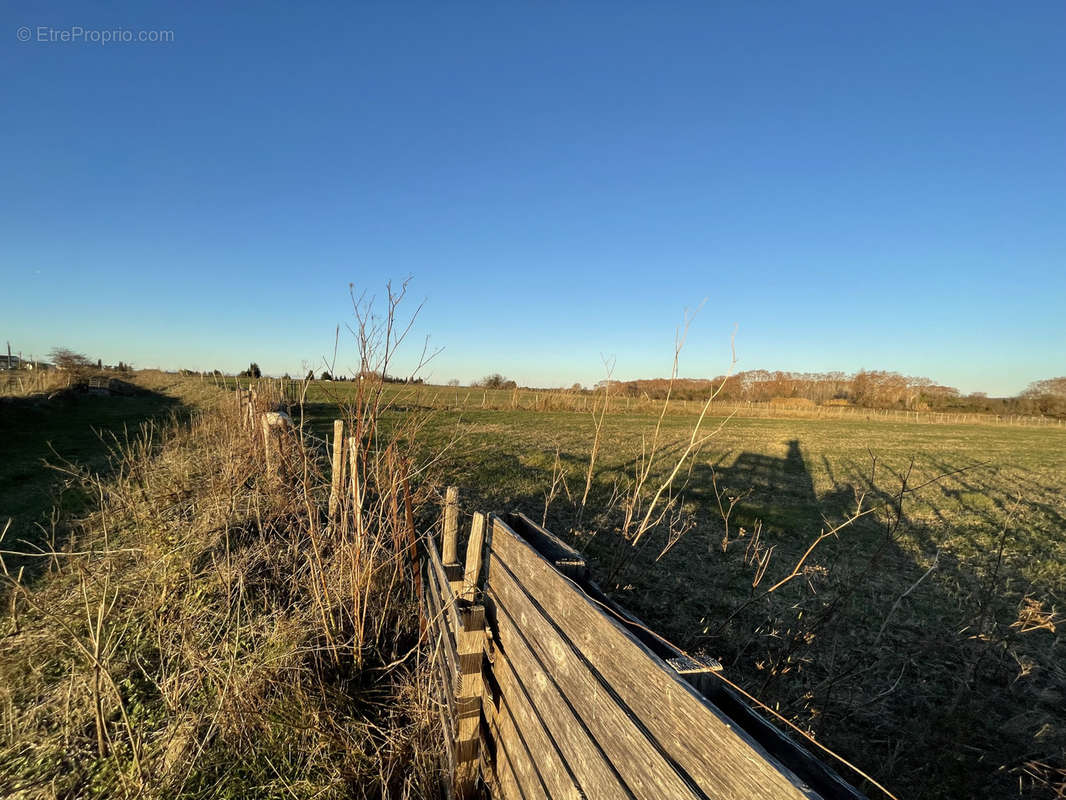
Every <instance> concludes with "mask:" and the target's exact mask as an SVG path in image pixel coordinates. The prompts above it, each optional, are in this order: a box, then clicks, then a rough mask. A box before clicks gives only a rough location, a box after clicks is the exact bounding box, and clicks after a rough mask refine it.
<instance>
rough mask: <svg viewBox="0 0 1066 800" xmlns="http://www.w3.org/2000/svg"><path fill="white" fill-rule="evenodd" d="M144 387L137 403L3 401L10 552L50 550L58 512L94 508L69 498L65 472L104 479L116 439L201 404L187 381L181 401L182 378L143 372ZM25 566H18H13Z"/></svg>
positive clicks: (0, 506)
mask: <svg viewBox="0 0 1066 800" xmlns="http://www.w3.org/2000/svg"><path fill="white" fill-rule="evenodd" d="M138 382H139V384H140V386H141V388H142V389H144V393H143V394H140V395H137V396H132V397H126V396H110V397H104V396H95V395H89V394H84V393H82V394H76V393H75V394H67V393H61V396H60V397H58V398H57V399H54V400H48V399H47V398H46V397H44V396H38V397H33V398H16V399H0V442H3V446H4V458H3V459H0V528H2V527H3V525H4V523H5V522H6V521H7V520H8V519H10V520H11V527H10V528H9V529H8V533H7V536H6V537H5V544H6V546H7V547H8V548H9V549H12V548H13V547H14V548H16V549H23V548H25V547H27V546H32V545H36V544H44V543H45V542H46V541H47V540H48V539H49V538H50V536H51V533H52V526H51V523H50V517H51V515H52V512H53V509H56V510H57V511H58V513H59V519H60V522H62V520H64V519H65V518H69V516H70V515H71V514H74V513H79V512H82V511H84V510H86V509H87V508H89V507H90V505H91V501H90V499H89V498H86V497H84V496H82V495H81V494H80V493H79V492H78V491H76V490H75V491H66V490H69V489H71V488H72V486H73V484H72V482H71V481H70V480H69V478H70V476H69V475H67V474H65V473H64V472H63V471H62V469H65V468H66V467H67V465H69V464H73V465H77V466H78V467H80V468H84V469H89V470H92V471H95V472H106V471H107V469H108V466H109V462H110V459H111V456H112V454H113V452H112V451H113V448H114V446H115V444H116V440H118V441H125V440H126V439H127V437H128V436H136V434H137V432H138V430H139V429H140V426H141V425H143V424H145V423H147V422H150V421H153V420H161V419H165V418H167V417H169V416H170V415H171V414H179V415H180V414H184V413H187V411H188V408H189V406H188V405H187V404H186V401H188V402H189V403H195V402H196V400H197V399H198V398H199V397H201V396H202V394H203V392H202V390H201V387H199V386H198V385H196V384H192V383H191V382H187V389H186V390H185V391H184V393H183V395H184V396H179V393H177V392H175V391H174V389H175V387H176V383H177V382H176V379H175V378H173V377H170V376H165V375H162V374H158V373H142V374H141V376H140V377H139V378H138ZM53 467H60V468H61V469H55V468H53ZM42 527H43V528H44V530H42ZM60 527H62V525H60ZM45 531H48V533H47V534H46V533H45ZM21 565H22V564H21V563H20V562H19V561H18V560H16V559H10V560H9V563H8V566H9V567H12V568H17V567H19V566H21ZM27 568H28V569H29V568H30V567H29V565H27Z"/></svg>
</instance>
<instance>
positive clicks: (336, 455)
mask: <svg viewBox="0 0 1066 800" xmlns="http://www.w3.org/2000/svg"><path fill="white" fill-rule="evenodd" d="M331 477H332V484H331V486H330V490H329V518H330V520H333V519H336V516H337V506H338V505H339V504H340V499H341V491H343V488H344V420H342V419H335V420H333V475H332V476H331Z"/></svg>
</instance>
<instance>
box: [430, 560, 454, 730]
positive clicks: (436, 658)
mask: <svg viewBox="0 0 1066 800" xmlns="http://www.w3.org/2000/svg"><path fill="white" fill-rule="evenodd" d="M428 578H429V581H428V582H429V591H428V592H426V603H427V605H428V609H427V611H428V616H429V622H430V628H429V629H430V630H431V631H433V632H434V637H433V639H432V642H433V662H434V663H435V664H436V665H437V672H438V676H439V678H440V681H441V683H442V684H443V688H444V695H445V696H444V699H445V700H446V701H447V703H448V714H449V721H448V725H447V726H446V730H448V731H450V732H452V733H453V734H454V729H455V684H456V682H457V680H458V673H459V656H458V654H457V653H456V651H455V644H454V642H452V638H451V635H450V633H449V631H448V624H447V622H446V620H445V617H444V615H443V614H442V613H441V610H440V601H439V594H438V592H437V587H436V585H435V584H436V581H435V579H434V577H433V573H432V572H430V573H429V575H428Z"/></svg>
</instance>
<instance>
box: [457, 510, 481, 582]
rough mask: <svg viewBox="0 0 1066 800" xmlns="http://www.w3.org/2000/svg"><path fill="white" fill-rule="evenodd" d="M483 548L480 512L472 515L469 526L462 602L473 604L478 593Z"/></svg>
mask: <svg viewBox="0 0 1066 800" xmlns="http://www.w3.org/2000/svg"><path fill="white" fill-rule="evenodd" d="M484 546H485V515H484V514H482V513H481V512H480V511H478V512H476V513H475V514H474V521H473V522H472V523H471V524H470V541H469V542H467V545H466V570H465V571H464V573H463V591H462V594H461V595H460V597H461V598H462V599H463V600H468V601H470V602H474V600H475V599H476V597H477V591H478V588H479V587H478V578H479V577H480V576H481V559H482V554H483V551H484Z"/></svg>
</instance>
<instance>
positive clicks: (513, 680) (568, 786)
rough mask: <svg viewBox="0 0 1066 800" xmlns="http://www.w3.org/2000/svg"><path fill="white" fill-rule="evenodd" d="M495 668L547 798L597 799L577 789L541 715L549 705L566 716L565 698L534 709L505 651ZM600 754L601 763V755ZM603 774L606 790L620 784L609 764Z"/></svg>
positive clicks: (498, 654)
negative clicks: (533, 755) (563, 707)
mask: <svg viewBox="0 0 1066 800" xmlns="http://www.w3.org/2000/svg"><path fill="white" fill-rule="evenodd" d="M505 624H508V623H505ZM492 669H493V674H494V675H495V676H496V680H497V681H498V683H499V685H500V693H501V695H502V697H501V698H499V702H501V703H502V702H503V698H506V702H507V705H508V708H509V709H510V711H511V715H512V717H513V718H514V719H515V720H516V727H517V728H518V729H519V730H520V731H521V732H522V736H523V737H524V738H525V740H526V742H528V743H529V749H530V751H532V752H533V753H536V768H537V771H538V772H539V773H540V776H541V779H542V781H543V782H544V785H545V787H546V788H547V791H548V795H549V796H550V797H552V798H583V797H586V796H587V797H594V796H595V795H583V794H582V793H581V791H580V790H579V789H578V787H577V783H576V781H575V779H574V777H573V775H572V774H571V772H570V768H569V767H568V766H567V763H566V761H564V760H563V755H562V754H561V753H560V751H559V746H558V745H557V744H556V742H555V740H553V739H552V737H551V735H550V734H549V733H548V729H547V726H546V725H545V723H544V720H543V719H542V718H541V715H542V713H550V711H551V708H550V706H552V705H554V706H555V707H557V709H558V712H559V713H560V714H563V713H565V711H564V710H563V709H559V708H558V707H559V706H563V705H564V701H563V700H562V698H561V697H559V696H558V695H557V696H556V697H555V698H554V702H551V701H549V702H548V703H543V702H542V703H539V704H537V705H536V706H535V705H534V704H535V701H534V699H533V697H532V696H531V694H530V693H529V692H528V691H527V689H526V688H525V687H524V686H523V685H522V682H521V680H520V679H519V678H518V675H517V674H516V672H515V669H514V667H513V666H512V665H511V663H510V660H509V659H508V658H507V656H506V655H505V654H504V652H503V651H502V650H497V651H496V656H495V660H494V661H493V665H492ZM533 693H534V694H536V695H537V697H538V699H540V693H538V692H537V690H536V688H534V689H533ZM573 727H574V728H578V724H577V721H576V720H573ZM598 755H599V758H600V759H601V760H602V754H598ZM602 771H603V772H604V774H605V775H606V776H607V780H606V781H605V783H604V790H605V791H606V790H608V789H609V787H610V786H611V785H612V782H613V784H614V785H616V786H617V785H618V782H617V778H616V777H615V776H614V775H613V773H612V772H611V770H610V767H609V766H608V765H607V764H606V762H604V764H603V770H602ZM618 788H619V790H620V793H618V794H614V795H612V796H613V797H624V796H625V793H624V791H622V790H621V787H620V786H619V787H618Z"/></svg>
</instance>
